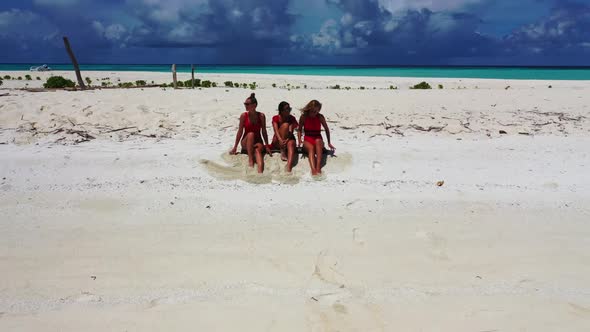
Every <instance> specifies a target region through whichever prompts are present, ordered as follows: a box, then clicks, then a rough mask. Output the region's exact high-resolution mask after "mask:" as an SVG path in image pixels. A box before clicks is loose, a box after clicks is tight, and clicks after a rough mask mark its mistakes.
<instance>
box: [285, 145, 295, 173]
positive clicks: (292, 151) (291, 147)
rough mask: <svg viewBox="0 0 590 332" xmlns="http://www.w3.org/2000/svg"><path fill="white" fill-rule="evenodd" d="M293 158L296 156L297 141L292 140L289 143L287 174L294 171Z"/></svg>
mask: <svg viewBox="0 0 590 332" xmlns="http://www.w3.org/2000/svg"><path fill="white" fill-rule="evenodd" d="M293 156H295V141H294V140H292V139H290V140H289V141H288V142H287V172H291V170H292V169H293Z"/></svg>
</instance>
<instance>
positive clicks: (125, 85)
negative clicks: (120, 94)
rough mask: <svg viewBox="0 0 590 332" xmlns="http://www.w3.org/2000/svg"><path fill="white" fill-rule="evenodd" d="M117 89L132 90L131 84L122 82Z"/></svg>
mask: <svg viewBox="0 0 590 332" xmlns="http://www.w3.org/2000/svg"><path fill="white" fill-rule="evenodd" d="M119 87H120V88H125V89H128V88H132V87H133V82H123V83H119Z"/></svg>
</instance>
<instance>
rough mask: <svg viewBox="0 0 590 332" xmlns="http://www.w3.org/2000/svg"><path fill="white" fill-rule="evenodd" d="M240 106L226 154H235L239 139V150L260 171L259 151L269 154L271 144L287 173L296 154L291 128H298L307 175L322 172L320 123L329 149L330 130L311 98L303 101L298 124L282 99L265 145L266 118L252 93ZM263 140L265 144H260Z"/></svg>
mask: <svg viewBox="0 0 590 332" xmlns="http://www.w3.org/2000/svg"><path fill="white" fill-rule="evenodd" d="M244 106H245V107H246V112H244V113H242V115H241V116H240V124H239V127H238V132H237V133H236V141H235V144H234V147H233V148H232V149H231V150H230V154H237V148H238V143H239V142H241V146H242V151H245V152H246V153H247V154H248V165H249V166H250V167H254V163H255V162H256V165H257V166H258V173H262V172H263V171H264V156H263V151H264V150H265V151H266V152H267V153H268V154H269V155H271V156H272V153H271V147H272V148H274V149H276V150H280V151H281V159H282V160H283V161H286V162H287V165H286V166H285V169H286V170H287V172H291V170H292V168H293V159H294V156H295V153H296V147H295V135H294V131H295V129H298V131H297V133H298V134H297V140H298V146H299V147H301V144H302V143H303V149H304V151H305V152H307V156H308V159H309V166H310V167H311V174H312V175H318V174H321V173H322V170H321V168H322V164H321V163H322V157H323V151H324V140H323V139H322V134H321V127H322V126H323V127H324V130H325V131H326V138H327V140H328V146H329V147H330V149H331V151H334V150H335V148H334V146H333V145H332V144H331V142H330V129H329V128H328V124H327V123H326V119H325V118H324V116H323V115H322V114H319V112H320V110H321V109H322V104H320V102H318V101H317V100H312V101H310V102H309V103H307V105H306V106H305V107H304V108H303V109H301V117H300V119H299V123H298V122H297V119H295V117H294V116H292V115H291V106H290V105H289V103H287V102H285V101H282V102H281V103H280V104H279V107H278V111H279V114H277V115H275V116H274V117H273V118H272V127H273V130H274V136H273V139H272V143H271V144H268V135H267V132H266V117H265V115H264V113H261V112H258V111H256V107H257V106H258V102H257V100H256V96H255V94H254V93H252V94H251V95H250V97H248V98H247V99H246V101H245V102H244ZM300 124H301V126H300ZM302 133H303V136H304V141H303V142H302V140H301V134H302ZM263 140H264V143H266V145H263Z"/></svg>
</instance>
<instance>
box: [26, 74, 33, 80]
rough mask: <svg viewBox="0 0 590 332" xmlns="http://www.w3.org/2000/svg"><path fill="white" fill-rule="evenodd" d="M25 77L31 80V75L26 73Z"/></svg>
mask: <svg viewBox="0 0 590 332" xmlns="http://www.w3.org/2000/svg"><path fill="white" fill-rule="evenodd" d="M25 79H26V80H27V81H30V80H32V79H33V78H32V77H31V75H29V74H27V75H25Z"/></svg>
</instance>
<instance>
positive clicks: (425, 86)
mask: <svg viewBox="0 0 590 332" xmlns="http://www.w3.org/2000/svg"><path fill="white" fill-rule="evenodd" d="M410 89H422V90H427V89H432V87H431V86H430V84H428V83H426V82H420V83H418V84H416V85H414V86H413V87H411V88H410Z"/></svg>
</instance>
